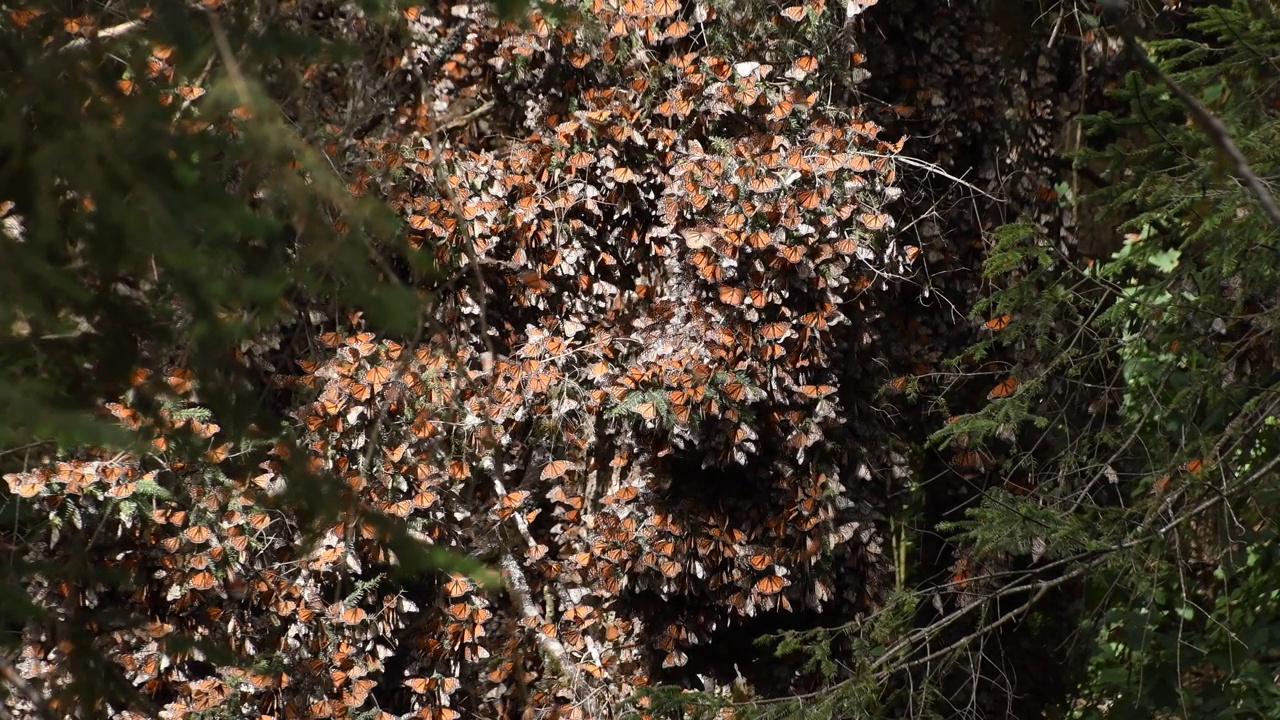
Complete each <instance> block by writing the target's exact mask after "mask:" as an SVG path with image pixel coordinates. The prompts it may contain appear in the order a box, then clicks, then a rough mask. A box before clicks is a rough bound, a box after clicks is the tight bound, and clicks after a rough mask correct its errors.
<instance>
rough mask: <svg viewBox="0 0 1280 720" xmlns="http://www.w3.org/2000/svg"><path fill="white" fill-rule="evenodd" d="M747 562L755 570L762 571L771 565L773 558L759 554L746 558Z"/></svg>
mask: <svg viewBox="0 0 1280 720" xmlns="http://www.w3.org/2000/svg"><path fill="white" fill-rule="evenodd" d="M747 562H748V563H749V564H750V565H751V567H753V568H755V569H756V570H760V571H764V570H765V569H766V568H768V567H769V566H770V565H772V564H773V558H772V557H770V556H769V554H768V553H760V554H759V555H752V556H751V557H749V558H747Z"/></svg>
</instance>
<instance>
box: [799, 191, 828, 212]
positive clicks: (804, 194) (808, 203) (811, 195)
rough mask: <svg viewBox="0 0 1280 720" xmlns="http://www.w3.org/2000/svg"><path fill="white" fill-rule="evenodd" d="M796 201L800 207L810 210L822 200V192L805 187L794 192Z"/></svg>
mask: <svg viewBox="0 0 1280 720" xmlns="http://www.w3.org/2000/svg"><path fill="white" fill-rule="evenodd" d="M796 201H797V202H799V203H800V207H802V208H804V209H806V210H812V209H814V208H816V207H818V205H819V204H820V203H821V202H822V193H820V192H818V191H817V190H814V189H813V188H805V189H804V190H801V191H800V192H798V193H796Z"/></svg>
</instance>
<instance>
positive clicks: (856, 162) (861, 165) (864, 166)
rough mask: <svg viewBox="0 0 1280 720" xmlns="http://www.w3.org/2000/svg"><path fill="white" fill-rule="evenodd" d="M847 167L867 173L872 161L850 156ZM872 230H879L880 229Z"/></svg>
mask: <svg viewBox="0 0 1280 720" xmlns="http://www.w3.org/2000/svg"><path fill="white" fill-rule="evenodd" d="M845 167H847V168H849V169H850V170H852V171H854V172H859V173H861V172H866V171H868V170H870V169H871V161H870V160H868V159H867V157H866V156H865V155H856V154H854V155H850V156H849V159H848V160H847V161H846V162H845ZM872 229H873V230H878V229H879V228H872Z"/></svg>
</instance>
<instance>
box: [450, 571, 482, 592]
mask: <svg viewBox="0 0 1280 720" xmlns="http://www.w3.org/2000/svg"><path fill="white" fill-rule="evenodd" d="M475 587H476V586H475V583H473V582H471V580H469V579H468V578H466V577H465V576H463V575H458V574H457V573H454V574H453V576H452V577H451V579H450V580H449V582H447V583H445V584H444V590H445V592H447V593H449V597H462V596H463V595H466V594H467V593H469V592H471V591H472V590H474V589H475Z"/></svg>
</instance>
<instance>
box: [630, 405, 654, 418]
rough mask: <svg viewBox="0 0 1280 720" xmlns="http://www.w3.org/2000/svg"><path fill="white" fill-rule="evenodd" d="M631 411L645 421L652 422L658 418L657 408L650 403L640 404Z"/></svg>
mask: <svg viewBox="0 0 1280 720" xmlns="http://www.w3.org/2000/svg"><path fill="white" fill-rule="evenodd" d="M631 410H632V411H633V412H635V413H636V414H637V415H639V416H640V417H642V418H644V419H645V420H654V419H656V418H657V417H658V407H657V406H656V405H654V404H653V403H651V402H647V403H640V404H639V405H636V406H635V407H633V408H631Z"/></svg>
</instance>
